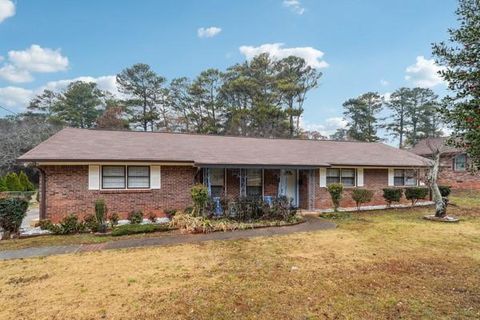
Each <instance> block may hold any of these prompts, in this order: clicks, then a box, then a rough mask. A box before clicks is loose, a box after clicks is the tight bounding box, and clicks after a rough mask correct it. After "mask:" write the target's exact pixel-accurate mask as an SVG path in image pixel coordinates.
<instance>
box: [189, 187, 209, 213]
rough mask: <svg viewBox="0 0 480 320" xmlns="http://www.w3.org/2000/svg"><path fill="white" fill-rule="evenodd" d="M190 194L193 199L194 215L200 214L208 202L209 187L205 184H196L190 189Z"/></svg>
mask: <svg viewBox="0 0 480 320" xmlns="http://www.w3.org/2000/svg"><path fill="white" fill-rule="evenodd" d="M190 195H191V197H192V201H193V211H192V214H193V215H194V216H200V215H202V214H203V212H204V210H205V206H206V205H207V203H208V189H207V187H205V186H204V185H203V184H196V185H194V186H193V187H192V189H191V190H190Z"/></svg>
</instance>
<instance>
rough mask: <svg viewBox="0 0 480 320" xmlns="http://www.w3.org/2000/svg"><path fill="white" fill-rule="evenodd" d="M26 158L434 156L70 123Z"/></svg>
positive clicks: (382, 160)
mask: <svg viewBox="0 0 480 320" xmlns="http://www.w3.org/2000/svg"><path fill="white" fill-rule="evenodd" d="M18 160H19V161H22V162H107V161H125V162H141V161H144V162H148V161H151V162H183V163H191V164H192V165H195V166H222V165H223V166H229V167H242V166H256V167H262V166H264V167H275V166H277V167H282V166H283V167H287V166H288V167H326V166H342V165H344V166H372V167H375V166H378V167H424V166H428V165H429V160H427V159H425V158H423V157H420V156H417V155H415V154H413V153H411V152H408V151H404V150H399V149H397V148H394V147H391V146H388V145H385V144H383V143H366V142H347V141H329V140H325V141H323V140H322V141H317V140H300V139H267V138H250V137H231V136H215V135H195V134H182V133H160V132H136V131H106V130H89V129H73V128H66V129H63V130H62V131H60V132H58V133H57V134H55V135H54V136H52V137H51V138H50V139H48V140H46V141H44V142H42V143H41V144H39V145H38V146H37V147H35V148H33V149H32V150H30V151H29V152H27V153H26V154H24V155H22V156H21V157H20V158H19V159H18Z"/></svg>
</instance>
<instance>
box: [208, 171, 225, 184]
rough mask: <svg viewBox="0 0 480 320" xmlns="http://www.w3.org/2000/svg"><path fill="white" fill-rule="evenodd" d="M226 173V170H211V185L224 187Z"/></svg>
mask: <svg viewBox="0 0 480 320" xmlns="http://www.w3.org/2000/svg"><path fill="white" fill-rule="evenodd" d="M224 173H225V170H224V169H210V185H211V186H223V184H224V182H225V179H224Z"/></svg>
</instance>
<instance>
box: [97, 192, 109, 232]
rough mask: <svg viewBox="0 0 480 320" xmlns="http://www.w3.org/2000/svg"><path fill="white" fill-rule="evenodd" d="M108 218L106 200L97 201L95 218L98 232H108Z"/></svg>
mask: <svg viewBox="0 0 480 320" xmlns="http://www.w3.org/2000/svg"><path fill="white" fill-rule="evenodd" d="M106 216H107V205H106V204H105V200H103V199H97V200H95V218H96V220H97V223H98V230H99V231H100V232H105V231H106V224H105V217H106Z"/></svg>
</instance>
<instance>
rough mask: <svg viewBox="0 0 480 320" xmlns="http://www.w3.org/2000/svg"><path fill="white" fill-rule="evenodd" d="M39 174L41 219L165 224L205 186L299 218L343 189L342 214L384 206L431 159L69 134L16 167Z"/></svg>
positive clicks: (257, 141)
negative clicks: (154, 219)
mask: <svg viewBox="0 0 480 320" xmlns="http://www.w3.org/2000/svg"><path fill="white" fill-rule="evenodd" d="M19 161H21V162H25V163H33V164H34V165H36V166H37V167H38V169H39V170H40V173H41V175H40V190H41V193H40V195H41V196H40V199H41V201H40V202H41V205H40V207H41V210H40V211H41V213H40V218H49V219H51V220H53V221H58V220H60V219H61V218H62V217H64V216H65V215H67V214H70V213H75V214H78V215H80V216H82V215H85V214H88V213H93V210H94V201H95V200H96V199H98V198H103V199H105V201H106V203H107V206H108V209H109V212H116V213H118V214H119V215H121V216H125V215H127V214H128V213H129V212H131V211H132V210H136V209H141V210H143V211H144V212H145V213H155V214H158V215H161V214H162V213H163V212H164V210H167V209H184V208H185V207H187V206H190V205H191V199H190V188H191V187H192V186H193V185H194V184H195V183H199V182H203V183H204V184H205V185H207V186H208V190H209V192H210V194H211V195H212V196H226V197H228V198H235V197H240V196H264V197H268V196H272V197H275V196H278V195H285V196H288V197H289V198H291V200H292V203H293V204H294V205H296V206H298V207H299V208H301V209H306V210H319V209H326V208H331V205H332V204H331V200H330V196H329V194H328V192H327V190H326V187H327V185H328V184H329V183H334V182H341V183H343V184H344V186H345V188H346V194H345V196H344V198H343V200H342V202H341V206H342V207H353V206H354V203H353V201H352V199H351V197H350V195H349V193H350V191H351V189H352V188H353V187H364V188H368V189H371V190H374V191H375V195H374V199H373V200H372V202H371V203H369V204H368V205H381V204H385V202H384V199H383V197H382V188H385V187H388V186H392V187H393V186H398V187H404V186H415V185H417V184H419V183H420V182H419V179H418V177H419V176H421V175H422V172H423V171H424V169H425V168H426V167H427V166H428V165H429V160H427V159H425V158H423V157H420V156H417V155H415V154H413V153H411V152H408V151H404V150H399V149H396V148H393V147H390V146H387V145H385V144H382V143H363V142H343V141H313V140H298V139H264V138H248V137H229V136H213V135H195V134H181V133H159V132H132V131H103V130H88V129H72V128H67V129H64V130H62V131H60V132H59V133H57V134H56V135H54V136H52V137H51V138H50V139H48V140H46V141H45V142H43V143H41V144H40V145H38V146H37V147H35V148H34V149H32V150H30V151H29V152H27V153H26V154H24V155H23V156H21V157H20V158H19Z"/></svg>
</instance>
